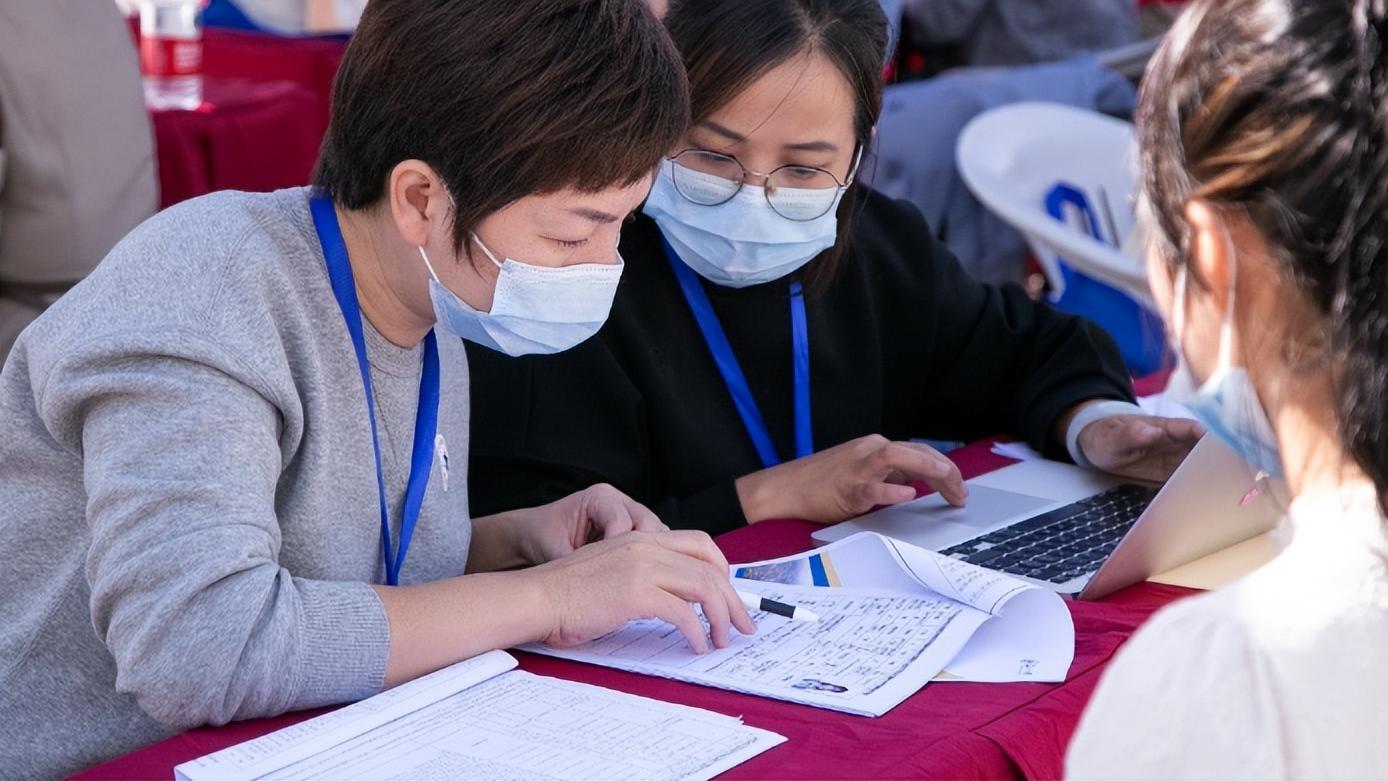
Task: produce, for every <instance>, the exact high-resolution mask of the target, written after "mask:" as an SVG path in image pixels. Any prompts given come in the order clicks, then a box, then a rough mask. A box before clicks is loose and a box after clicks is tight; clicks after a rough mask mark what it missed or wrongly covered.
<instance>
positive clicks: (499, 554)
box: [468, 510, 538, 572]
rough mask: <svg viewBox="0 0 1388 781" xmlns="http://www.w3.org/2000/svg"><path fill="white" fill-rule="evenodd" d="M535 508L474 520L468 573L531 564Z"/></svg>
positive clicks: (532, 562)
mask: <svg viewBox="0 0 1388 781" xmlns="http://www.w3.org/2000/svg"><path fill="white" fill-rule="evenodd" d="M533 515H534V512H533V510H512V511H510V512H504V513H497V514H496V515H488V516H485V517H482V518H474V519H473V521H472V543H471V550H470V552H469V554H468V572H496V571H501V570H511V569H517V568H520V567H528V566H531V565H532V564H535V563H538V562H536V561H535V559H534V545H533V539H532V538H533V537H534V535H533V534H532V533H531V526H533V525H534V524H533V519H532V517H531V516H533Z"/></svg>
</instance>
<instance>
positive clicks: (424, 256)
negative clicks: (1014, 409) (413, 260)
mask: <svg viewBox="0 0 1388 781" xmlns="http://www.w3.org/2000/svg"><path fill="white" fill-rule="evenodd" d="M415 249H417V250H419V257H420V258H422V259H423V260H424V267H425V268H427V269H429V276H431V277H433V278H434V281H435V282H438V283H439V284H440V285H442V284H443V282H442V281H441V280H440V279H439V275H438V274H435V273H434V264H433V263H430V262H429V255H428V254H426V253H425V252H424V245H423V244H421V245H419V246H417V247H415Z"/></svg>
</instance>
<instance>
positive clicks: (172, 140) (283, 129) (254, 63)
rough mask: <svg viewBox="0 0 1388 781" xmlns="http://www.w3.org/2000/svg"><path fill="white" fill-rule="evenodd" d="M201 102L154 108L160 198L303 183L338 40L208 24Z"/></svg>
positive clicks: (313, 155) (323, 123) (322, 126)
mask: <svg viewBox="0 0 1388 781" xmlns="http://www.w3.org/2000/svg"><path fill="white" fill-rule="evenodd" d="M203 48H204V62H203V68H204V87H203V97H204V102H203V105H202V106H201V107H200V108H199V109H197V110H194V111H155V112H152V114H151V120H152V122H153V124H154V136H155V150H156V154H157V155H158V160H159V186H160V204H161V206H170V205H172V204H175V203H178V202H179V201H183V200H186V199H188V198H193V197H196V196H199V195H203V194H206V193H209V192H212V191H214V190H252V191H269V190H276V189H279V188H281V187H295V186H299V185H304V184H308V181H309V175H310V173H311V172H312V170H313V163H314V161H315V160H316V159H317V158H318V147H319V145H320V144H321V143H322V140H323V132H324V131H325V130H326V129H327V127H328V99H329V94H330V92H331V87H332V79H333V75H334V74H336V73H337V66H338V64H339V63H340V62H341V60H342V54H343V52H344V51H345V44H343V43H342V42H340V41H335V40H323V39H316V38H309V39H301V38H278V37H274V36H268V35H257V34H252V33H235V32H227V31H222V30H208V31H207V32H206V34H205V37H204V47H203Z"/></svg>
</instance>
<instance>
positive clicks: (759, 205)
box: [641, 160, 844, 287]
mask: <svg viewBox="0 0 1388 781" xmlns="http://www.w3.org/2000/svg"><path fill="white" fill-rule="evenodd" d="M674 166H675V162H674V161H672V160H666V161H664V162H663V163H661V166H660V173H659V175H658V176H656V180H655V184H654V185H653V186H652V187H651V194H650V196H649V197H647V198H646V204H645V206H643V207H642V209H641V210H642V211H644V212H645V213H646V214H648V215H650V217H651V219H653V220H655V223H656V225H658V226H660V232H661V233H663V234H664V235H665V240H666V241H668V242H670V247H671V248H673V249H674V250H675V254H677V255H678V256H679V258H680V260H682V261H684V263H685V265H687V266H689V267H690V268H692V269H694V270H695V271H696V272H698V273H699V275H700V276H702V277H704V278H705V279H707V280H708V281H710V282H712V283H714V284H715V285H721V286H723V287H748V286H750V285H759V284H762V283H764V282H771V281H772V280H776V279H780V278H781V277H784V276H786V275H788V274H790V273H792V272H794V271H796V270H798V269H799V268H801V267H802V266H804V265H805V264H806V263H809V262H810V261H811V260H814V258H815V256H816V255H818V254H819V253H821V252H823V251H824V250H826V249H828V248H829V247H832V246H834V242H835V241H836V240H837V238H838V227H839V222H838V206H839V201H840V200H841V199H842V198H843V193H844V188H842V187H840V188H839V190H838V193H837V194H836V195H835V196H834V203H833V206H832V207H830V209H829V210H828V211H827V212H825V213H824V214H822V215H820V216H819V217H817V218H815V219H813V220H805V221H796V220H790V219H786V218H785V217H782V216H781V215H779V214H777V213H776V212H775V210H773V209H772V208H771V205H770V204H769V203H767V202H766V193H765V192H763V189H762V188H761V187H757V186H755V185H750V184H744V185H743V186H742V189H740V190H738V192H737V195H735V196H733V198H732V200H730V201H728V202H727V203H723V204H719V205H717V206H705V205H703V204H698V203H694V202H693V201H690V200H689V199H687V198H685V197H684V196H682V195H680V193H679V191H678V190H676V189H675V181H674ZM683 175H688V176H691V177H692V176H701V175H702V176H709V175H708V174H697V173H687V174H683ZM720 184H722V183H720ZM807 192H811V193H813V194H815V195H817V194H818V191H807Z"/></svg>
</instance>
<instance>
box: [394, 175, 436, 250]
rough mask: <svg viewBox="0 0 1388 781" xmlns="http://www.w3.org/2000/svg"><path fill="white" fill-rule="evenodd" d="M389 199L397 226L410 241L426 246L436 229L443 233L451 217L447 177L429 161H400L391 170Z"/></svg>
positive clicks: (407, 240) (401, 235) (406, 240)
mask: <svg viewBox="0 0 1388 781" xmlns="http://www.w3.org/2000/svg"><path fill="white" fill-rule="evenodd" d="M386 199H387V202H388V203H389V204H390V215H391V217H392V218H393V219H394V220H395V227H396V228H397V229H398V230H399V231H400V238H402V239H404V240H405V242H406V243H408V244H412V245H414V246H417V247H418V246H424V245H425V244H428V243H429V237H430V236H431V235H433V234H434V232H435V231H436V230H437V231H438V232H440V233H443V228H445V227H446V224H447V220H448V206H449V200H448V194H447V192H446V190H445V189H444V186H443V180H442V179H441V178H439V175H438V174H437V173H435V171H434V169H433V168H432V167H431V166H430V165H429V164H428V163H425V162H422V161H419V160H405V161H403V162H400V163H397V164H396V166H395V167H394V168H392V169H391V171H390V180H389V181H388V182H387V192H386Z"/></svg>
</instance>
